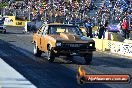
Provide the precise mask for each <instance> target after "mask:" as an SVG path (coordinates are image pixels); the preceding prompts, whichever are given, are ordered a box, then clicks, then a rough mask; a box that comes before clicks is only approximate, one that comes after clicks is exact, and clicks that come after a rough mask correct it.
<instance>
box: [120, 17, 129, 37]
mask: <svg viewBox="0 0 132 88" xmlns="http://www.w3.org/2000/svg"><path fill="white" fill-rule="evenodd" d="M121 27H122V30H123V34H124V37H125V38H129V30H128V28H129V25H128V22H127V20H126V19H125V18H124V19H123V22H122V24H121Z"/></svg>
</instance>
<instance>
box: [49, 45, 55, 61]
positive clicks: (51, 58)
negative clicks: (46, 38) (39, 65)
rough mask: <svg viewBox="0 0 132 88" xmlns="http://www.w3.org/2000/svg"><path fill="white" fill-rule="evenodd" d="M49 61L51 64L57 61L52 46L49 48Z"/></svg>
mask: <svg viewBox="0 0 132 88" xmlns="http://www.w3.org/2000/svg"><path fill="white" fill-rule="evenodd" d="M47 59H48V61H49V62H54V60H55V54H54V51H53V50H52V49H51V47H50V46H49V47H48V52H47Z"/></svg>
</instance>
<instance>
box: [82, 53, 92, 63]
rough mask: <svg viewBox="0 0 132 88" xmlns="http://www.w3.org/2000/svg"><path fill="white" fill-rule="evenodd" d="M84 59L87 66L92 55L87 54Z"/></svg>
mask: <svg viewBox="0 0 132 88" xmlns="http://www.w3.org/2000/svg"><path fill="white" fill-rule="evenodd" d="M84 59H85V63H86V64H87V65H88V64H90V63H91V62H92V59H93V53H92V52H91V53H88V54H87V55H85V57H84Z"/></svg>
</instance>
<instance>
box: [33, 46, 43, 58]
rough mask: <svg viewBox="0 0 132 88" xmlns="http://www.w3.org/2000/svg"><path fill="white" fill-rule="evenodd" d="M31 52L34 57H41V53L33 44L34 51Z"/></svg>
mask: <svg viewBox="0 0 132 88" xmlns="http://www.w3.org/2000/svg"><path fill="white" fill-rule="evenodd" d="M33 52H34V55H35V56H37V57H41V54H42V51H41V50H39V48H38V46H37V44H34V50H33Z"/></svg>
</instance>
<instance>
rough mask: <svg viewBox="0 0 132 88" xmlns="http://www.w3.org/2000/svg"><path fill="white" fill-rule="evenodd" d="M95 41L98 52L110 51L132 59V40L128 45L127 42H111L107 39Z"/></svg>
mask: <svg viewBox="0 0 132 88" xmlns="http://www.w3.org/2000/svg"><path fill="white" fill-rule="evenodd" d="M93 39H94V41H95V47H96V49H97V50H101V51H106V50H109V51H110V52H112V53H116V54H119V55H124V56H128V57H131V58H132V40H129V43H127V42H118V41H111V40H105V39H96V38H93ZM130 41H131V43H130Z"/></svg>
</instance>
